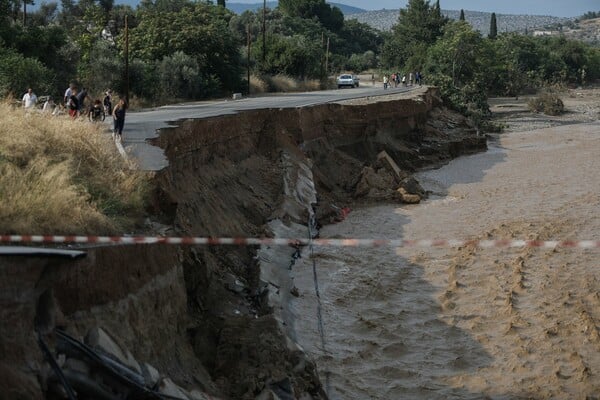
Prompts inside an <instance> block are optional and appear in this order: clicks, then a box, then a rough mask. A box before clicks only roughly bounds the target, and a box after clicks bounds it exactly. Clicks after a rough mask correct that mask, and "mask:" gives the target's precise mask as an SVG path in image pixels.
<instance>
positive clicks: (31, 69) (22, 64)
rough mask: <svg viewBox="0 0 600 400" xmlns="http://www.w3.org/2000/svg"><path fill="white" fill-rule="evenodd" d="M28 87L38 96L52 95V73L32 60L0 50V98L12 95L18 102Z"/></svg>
mask: <svg viewBox="0 0 600 400" xmlns="http://www.w3.org/2000/svg"><path fill="white" fill-rule="evenodd" d="M28 87H31V88H33V89H34V91H35V92H36V93H37V94H38V95H41V94H49V93H52V89H53V87H54V74H53V72H52V71H51V70H49V69H48V68H46V67H45V66H44V65H43V64H42V63H41V62H40V61H38V60H36V59H34V58H28V57H24V56H23V55H22V54H20V53H18V52H17V51H16V50H13V49H3V48H0V96H2V97H5V96H7V95H13V96H15V97H16V98H17V99H19V100H20V99H21V96H22V95H23V93H25V91H26V90H27V88H28Z"/></svg>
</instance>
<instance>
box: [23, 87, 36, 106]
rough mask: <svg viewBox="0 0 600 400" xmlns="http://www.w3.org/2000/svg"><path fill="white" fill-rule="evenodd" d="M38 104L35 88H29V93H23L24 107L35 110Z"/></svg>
mask: <svg viewBox="0 0 600 400" xmlns="http://www.w3.org/2000/svg"><path fill="white" fill-rule="evenodd" d="M36 104H37V96H36V95H35V93H33V89H32V88H29V89H27V93H25V95H23V108H24V109H26V110H33V109H34V108H35V105H36Z"/></svg>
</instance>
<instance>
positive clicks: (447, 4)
mask: <svg viewBox="0 0 600 400" xmlns="http://www.w3.org/2000/svg"><path fill="white" fill-rule="evenodd" d="M228 1H230V2H232V3H260V1H257V0H228ZM333 1H334V2H336V3H343V4H347V5H349V6H354V7H360V8H364V9H366V10H380V9H382V8H387V9H394V8H401V7H404V6H406V3H407V0H333ZM434 1H435V0H432V1H430V2H431V3H432V4H433V2H434ZM440 6H441V7H442V9H445V10H460V9H461V8H463V9H465V10H471V11H488V12H495V13H498V14H535V15H553V16H557V17H575V16H578V15H582V14H584V13H585V12H587V11H600V0H440Z"/></svg>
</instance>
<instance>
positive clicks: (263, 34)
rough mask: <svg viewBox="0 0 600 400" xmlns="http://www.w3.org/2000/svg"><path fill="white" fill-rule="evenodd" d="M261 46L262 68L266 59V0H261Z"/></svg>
mask: <svg viewBox="0 0 600 400" xmlns="http://www.w3.org/2000/svg"><path fill="white" fill-rule="evenodd" d="M262 37H263V48H262V51H263V52H262V62H263V68H264V65H265V60H266V59H267V0H263V26H262Z"/></svg>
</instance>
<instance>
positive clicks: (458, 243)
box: [0, 235, 600, 249]
mask: <svg viewBox="0 0 600 400" xmlns="http://www.w3.org/2000/svg"><path fill="white" fill-rule="evenodd" d="M0 243H55V244H120V245H130V244H176V245H208V246H221V245H236V246H260V245H267V246H305V245H308V244H310V243H311V240H310V239H307V238H304V239H284V238H213V237H165V236H59V235H0ZM312 244H313V245H314V246H332V247H420V248H427V247H463V246H474V247H480V248H518V247H536V248H543V249H555V248H579V249H595V248H600V240H512V239H508V240H502V239H501V240H403V239H391V240H390V239H313V240H312Z"/></svg>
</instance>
